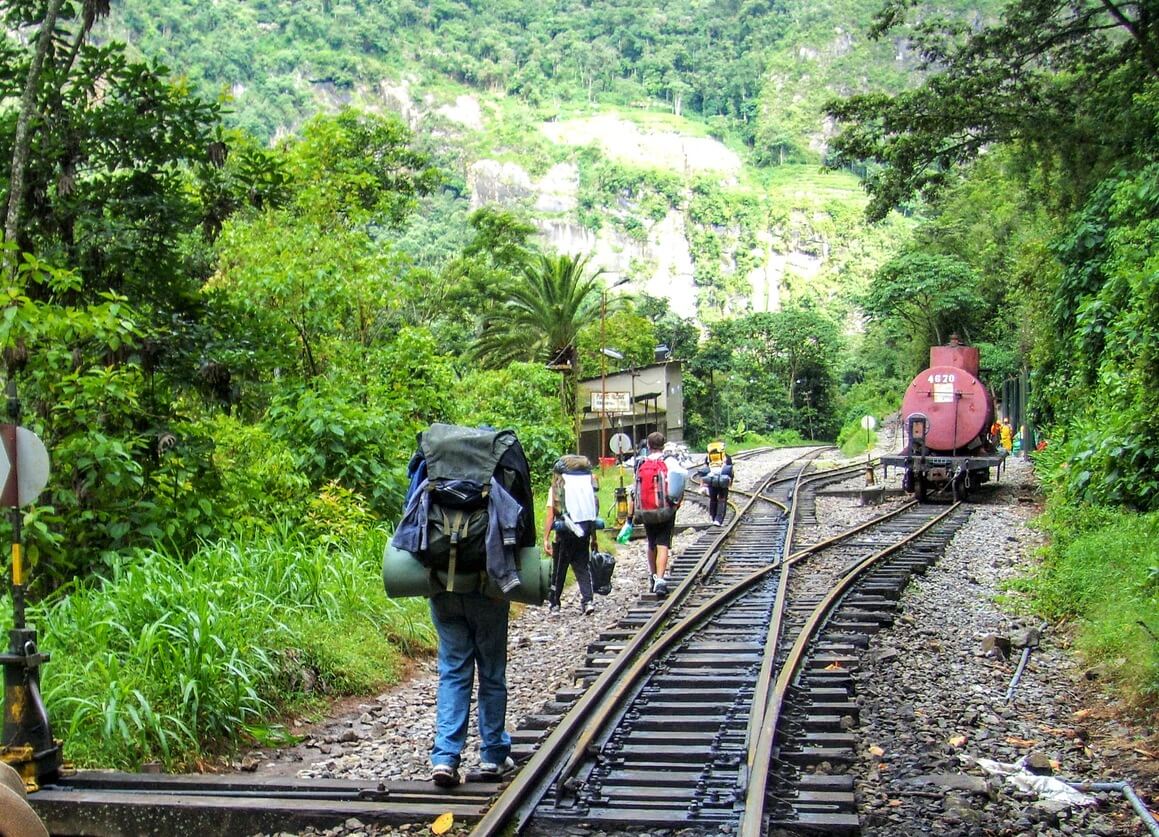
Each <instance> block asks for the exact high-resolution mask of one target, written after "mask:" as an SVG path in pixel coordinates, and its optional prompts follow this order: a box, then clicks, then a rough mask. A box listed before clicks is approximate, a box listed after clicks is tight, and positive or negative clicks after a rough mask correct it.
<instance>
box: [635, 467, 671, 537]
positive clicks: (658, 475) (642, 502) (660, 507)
mask: <svg viewBox="0 0 1159 837" xmlns="http://www.w3.org/2000/svg"><path fill="white" fill-rule="evenodd" d="M675 519H676V507H675V506H674V505H672V504H671V503H669V502H668V466H667V465H666V464H664V458H663V457H662V456H657V457H654V458H653V457H648V458H647V459H645V460H644V461H643V462H641V463H640V467H639V468H637V469H636V521H637V522H639V523H667V522H669V521H670V520H675Z"/></svg>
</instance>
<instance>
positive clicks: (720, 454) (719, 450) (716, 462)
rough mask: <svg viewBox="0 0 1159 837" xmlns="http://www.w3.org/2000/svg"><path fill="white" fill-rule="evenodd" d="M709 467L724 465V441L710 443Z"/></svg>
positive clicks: (721, 466)
mask: <svg viewBox="0 0 1159 837" xmlns="http://www.w3.org/2000/svg"><path fill="white" fill-rule="evenodd" d="M708 467H710V468H723V467H724V442H711V443H710V444H709V445H708Z"/></svg>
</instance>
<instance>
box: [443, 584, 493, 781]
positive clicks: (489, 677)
mask: <svg viewBox="0 0 1159 837" xmlns="http://www.w3.org/2000/svg"><path fill="white" fill-rule="evenodd" d="M510 609H511V603H510V602H509V601H507V600H506V599H491V598H488V597H486V596H483V595H481V594H480V593H438V594H436V595H434V596H432V597H431V621H432V622H434V625H435V631H436V632H438V635H439V691H438V697H437V700H436V707H437V708H436V712H435V744H434V746H433V747H432V748H431V764H448V765H450V766H451V767H458V766H459V760H460V753H462V752H463V747H464V745H466V743H467V721H468V718H469V717H470V714H471V690H472V687H473V685H474V680H475V670H476V668H477V669H478V671H479V708H478V721H479V737H480V739H482V744H481V746H480V748H479V756H480V759H481V760H482V761H484V762H491V763H492V764H502V763H503V761H504V759H506V758H507V756H508V755H510V754H511V736H509V735H508V734H507V730H506V728H505V727H506V723H505V719H506V715H507V615H508V612H509V611H510Z"/></svg>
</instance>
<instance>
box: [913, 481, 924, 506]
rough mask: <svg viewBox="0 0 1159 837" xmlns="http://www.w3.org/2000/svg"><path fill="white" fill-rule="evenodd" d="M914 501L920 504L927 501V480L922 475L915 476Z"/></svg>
mask: <svg viewBox="0 0 1159 837" xmlns="http://www.w3.org/2000/svg"><path fill="white" fill-rule="evenodd" d="M914 499H915V500H917V501H918V502H919V503H924V502H925V501H926V478H925V477H923V476H922V475H921V474H914Z"/></svg>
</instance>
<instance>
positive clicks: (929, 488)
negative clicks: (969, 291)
mask: <svg viewBox="0 0 1159 837" xmlns="http://www.w3.org/2000/svg"><path fill="white" fill-rule="evenodd" d="M901 421H902V426H903V427H904V428H905V434H906V439H907V444H906V446H905V449H904V450H902V451H901V452H900V453H898V454H896V455H893V456H883V457H882V459H881V461H882V464H884V465H886V466H887V467H888V466H889V465H895V466H898V467H901V468H902V469H904V473H903V477H902V485H903V487H904V488H905V489H906V490H907V491H912V492H913V493H914V494H915V495H916V496H917V498H918V499H919V500H925V499H926V497H927V495H929V494H931V493H942V492H949V493H952V495H953V497H954V499H955V500H960V499H965V498H966V496H967V494H968V493H969V491H970V489H971V488H973V487H974V486H976V485H978V484H979V483H983V482H987V481H988V480H989V479H990V469H991V468H997V469H998V470H999V472H1000V471H1001V466H1002V462H1003V461H1004V454H1005V451H1002V450H1001V448H995V445H994V442H993V440H991V439H990V435H989V430H990V425H991V423H992V422H993V421H994V400H993V398H991V396H990V391H989V390H987V389H986V387H985V386H984V385H983V384H982V382H981V381H979V380H978V350H977V349H976V348H974V347H972V346H963V345H962V344H960V343H959V342H958V341H957V338H956V336H955V337H953V338H951V340H950V345H948V346H933V347H931V348H930V366H929V368H928V369H926V370H924V371H922V372H921V373H919V374H918V375H917V376H916V377H915V378H914V379H913V381H911V382H910V385H909V387H908V388H907V389H906V392H905V396H904V397H903V398H902V406H901Z"/></svg>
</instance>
